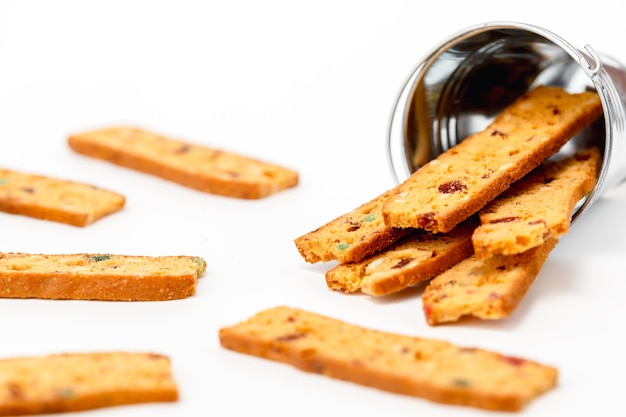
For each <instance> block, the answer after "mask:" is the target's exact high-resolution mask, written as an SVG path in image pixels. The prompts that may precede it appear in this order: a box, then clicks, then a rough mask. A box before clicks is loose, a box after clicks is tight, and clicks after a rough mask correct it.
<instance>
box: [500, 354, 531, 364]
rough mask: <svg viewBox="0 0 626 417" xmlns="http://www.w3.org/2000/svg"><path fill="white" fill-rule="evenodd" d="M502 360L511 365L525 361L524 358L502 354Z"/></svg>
mask: <svg viewBox="0 0 626 417" xmlns="http://www.w3.org/2000/svg"><path fill="white" fill-rule="evenodd" d="M502 360H503V361H505V362H506V363H508V364H510V365H513V366H522V365H523V364H524V362H526V360H525V359H522V358H517V357H515V356H502Z"/></svg>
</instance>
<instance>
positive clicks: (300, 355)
mask: <svg viewBox="0 0 626 417" xmlns="http://www.w3.org/2000/svg"><path fill="white" fill-rule="evenodd" d="M219 338H220V342H221V344H222V346H223V347H225V348H227V349H231V350H234V351H237V352H240V353H245V354H249V355H254V356H258V357H261V358H265V359H270V360H274V361H278V362H283V363H286V364H289V365H292V366H294V367H296V368H299V369H300V370H302V371H307V372H313V373H318V374H322V375H325V376H328V377H332V378H337V379H340V380H345V381H350V382H354V383H357V384H361V385H365V386H369V387H374V388H378V389H381V390H385V391H390V392H394V393H399V394H406V395H412V396H416V397H421V398H425V399H427V400H431V401H434V402H439V403H445V404H456V405H466V406H473V407H478V408H483V409H489V410H504V411H518V410H521V409H522V408H523V407H524V406H525V405H526V404H527V403H529V402H530V401H531V400H533V399H534V398H536V397H537V396H539V395H540V394H542V393H544V392H546V391H548V390H550V389H552V388H554V387H555V386H556V382H557V377H558V371H557V369H556V368H554V367H551V366H546V365H542V364H540V363H537V362H534V361H531V360H525V359H522V358H518V357H510V356H506V355H502V354H500V353H496V352H490V351H487V350H483V349H478V348H474V347H462V346H457V345H454V344H451V343H448V342H445V341H441V340H435V339H424V338H418V337H411V336H406V335H400V334H394V333H387V332H383V331H378V330H374V329H368V328H364V327H359V326H356V325H352V324H349V323H346V322H342V321H340V320H337V319H333V318H330V317H325V316H322V315H319V314H316V313H312V312H308V311H305V310H301V309H296V308H290V307H285V306H280V307H274V308H270V309H267V310H264V311H261V312H259V313H257V314H256V315H254V316H252V317H250V318H249V319H247V320H245V321H243V322H240V323H237V324H235V325H233V326H230V327H223V328H222V329H220V331H219Z"/></svg>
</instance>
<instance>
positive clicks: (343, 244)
mask: <svg viewBox="0 0 626 417" xmlns="http://www.w3.org/2000/svg"><path fill="white" fill-rule="evenodd" d="M349 247H350V245H349V244H347V243H345V242H342V243H340V244H338V245H337V249H339V250H346V249H348V248H349Z"/></svg>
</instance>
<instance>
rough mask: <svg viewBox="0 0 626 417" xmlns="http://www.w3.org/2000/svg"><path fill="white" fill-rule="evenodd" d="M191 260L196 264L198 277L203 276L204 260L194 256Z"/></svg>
mask: <svg viewBox="0 0 626 417" xmlns="http://www.w3.org/2000/svg"><path fill="white" fill-rule="evenodd" d="M191 260H192V261H193V262H194V263H195V264H196V272H197V273H198V275H200V274H202V272H204V267H205V262H204V258H201V257H199V256H194V257H192V258H191Z"/></svg>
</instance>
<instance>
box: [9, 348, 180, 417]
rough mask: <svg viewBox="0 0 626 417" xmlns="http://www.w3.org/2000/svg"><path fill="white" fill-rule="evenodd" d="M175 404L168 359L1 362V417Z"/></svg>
mask: <svg viewBox="0 0 626 417" xmlns="http://www.w3.org/2000/svg"><path fill="white" fill-rule="evenodd" d="M177 400H178V387H177V385H176V383H175V381H174V380H173V377H172V370H171V366H170V360H169V358H168V357H166V356H163V355H160V354H155V353H130V352H97V353H65V354H55V355H48V356H33V357H19V358H7V359H0V416H15V415H33V414H48V413H61V412H70V411H83V410H90V409H96V408H102V407H112V406H120V405H126V404H138V403H147V402H171V401H177Z"/></svg>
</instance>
